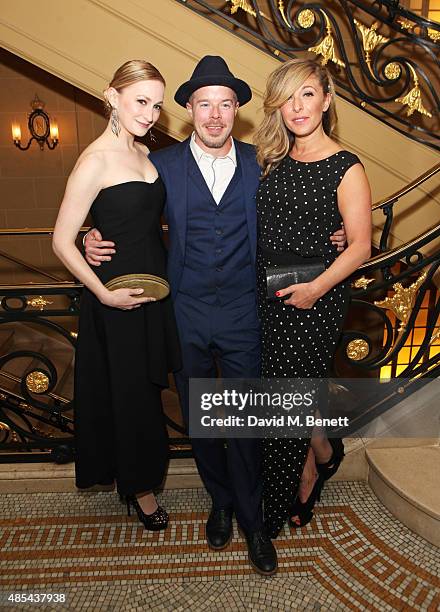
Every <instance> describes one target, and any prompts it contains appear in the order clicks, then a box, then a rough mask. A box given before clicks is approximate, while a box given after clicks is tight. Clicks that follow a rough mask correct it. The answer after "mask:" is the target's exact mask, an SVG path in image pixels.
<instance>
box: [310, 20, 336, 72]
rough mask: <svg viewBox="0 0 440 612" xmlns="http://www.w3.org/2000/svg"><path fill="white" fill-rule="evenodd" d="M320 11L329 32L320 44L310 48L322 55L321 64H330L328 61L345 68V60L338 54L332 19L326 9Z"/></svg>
mask: <svg viewBox="0 0 440 612" xmlns="http://www.w3.org/2000/svg"><path fill="white" fill-rule="evenodd" d="M320 12H321V13H322V14H323V15H324V19H325V24H326V32H327V34H326V35H325V36H324V38H323V39H322V41H321V42H320V43H319V45H316V46H315V47H309V49H308V50H309V51H311V52H312V53H315V54H316V55H321V56H322V58H321V64H322V65H323V66H325V65H326V64H328V62H333V63H334V64H336V65H337V66H341V67H342V68H345V64H344V62H343V61H342V60H340V59H338V57H337V56H336V50H335V41H334V39H333V33H332V26H331V23H330V20H329V18H328V17H327V15H326V13H324V11H322V10H321V11H320Z"/></svg>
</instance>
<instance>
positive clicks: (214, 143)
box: [196, 132, 231, 149]
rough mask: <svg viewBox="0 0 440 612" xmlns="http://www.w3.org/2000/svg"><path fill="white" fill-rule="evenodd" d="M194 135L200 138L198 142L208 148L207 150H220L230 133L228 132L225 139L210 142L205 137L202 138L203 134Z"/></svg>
mask: <svg viewBox="0 0 440 612" xmlns="http://www.w3.org/2000/svg"><path fill="white" fill-rule="evenodd" d="M196 133H197V136H198V137H199V138H200V140H201V141H202V142H203V144H204V145H205V147H208V148H209V149H221V148H222V147H223V146H224V145H225V144H226V142H227V141H228V140H229V138H230V137H231V132H229V133H228V134H227V136H225V138H222V139H221V140H211V139H208V138H206V136H204V135H203V134H200V133H199V132H196Z"/></svg>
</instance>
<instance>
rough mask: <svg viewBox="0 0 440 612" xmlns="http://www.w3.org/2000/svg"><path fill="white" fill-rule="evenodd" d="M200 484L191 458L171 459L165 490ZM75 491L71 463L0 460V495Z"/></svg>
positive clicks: (188, 487)
mask: <svg viewBox="0 0 440 612" xmlns="http://www.w3.org/2000/svg"><path fill="white" fill-rule="evenodd" d="M202 486H203V485H202V481H201V480H200V476H199V474H198V472H197V467H196V464H195V461H194V459H171V461H170V465H169V468H168V474H167V477H166V479H165V484H164V488H165V489H195V488H199V487H202ZM94 490H95V489H94ZM96 490H98V489H97V488H96ZM106 490H108V487H107V489H106ZM75 491H77V489H76V487H75V467H74V464H73V463H68V464H67V465H56V464H55V463H0V494H2V493H60V492H62V493H66V492H75Z"/></svg>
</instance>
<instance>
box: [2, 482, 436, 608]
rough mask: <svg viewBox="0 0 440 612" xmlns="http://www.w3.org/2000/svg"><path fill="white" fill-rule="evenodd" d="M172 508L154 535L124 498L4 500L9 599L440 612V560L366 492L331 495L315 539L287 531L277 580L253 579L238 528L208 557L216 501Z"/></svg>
mask: <svg viewBox="0 0 440 612" xmlns="http://www.w3.org/2000/svg"><path fill="white" fill-rule="evenodd" d="M161 503H163V504H164V505H165V506H166V507H167V509H168V510H169V511H170V514H171V524H170V527H169V528H168V529H167V530H166V531H165V532H147V531H145V530H144V529H143V527H142V525H140V524H139V523H138V521H137V518H135V517H130V518H129V517H127V516H125V515H124V513H123V511H124V509H123V506H121V505H120V504H119V502H118V501H117V499H116V495H115V494H114V493H78V494H73V493H65V494H40V493H39V494H26V495H4V496H3V498H2V500H1V501H0V508H1V511H2V512H1V516H2V517H5V518H2V519H1V520H0V550H1V560H0V569H1V574H0V590H1V591H3V593H4V594H5V593H8V592H28V593H30V592H35V591H41V592H63V593H65V594H66V598H67V599H66V603H65V604H64V605H63V606H62V609H72V610H78V609H82V608H89V609H90V607H91V608H93V609H96V610H100V609H102V610H138V609H139V610H145V609H149V610H172V611H174V610H179V609H182V610H183V609H185V610H191V611H193V610H194V611H198V610H215V609H219V610H220V609H222V610H227V612H229V610H233V609H240V610H243V609H244V610H260V609H261V610H272V609H273V610H275V609H276V610H427V611H428V612H435V611H437V610H440V567H439V557H440V555H439V550H438V549H437V548H436V547H434V546H433V545H431V544H429V543H428V542H426V541H424V540H423V539H422V538H420V537H418V536H416V535H415V534H414V533H412V532H410V531H409V530H408V529H406V528H405V527H403V526H402V525H401V524H400V523H398V522H397V521H396V520H395V519H394V518H393V517H392V516H391V515H390V513H389V512H388V511H387V510H386V509H385V508H384V507H383V506H382V505H381V504H380V503H379V502H378V501H377V499H376V498H375V497H374V495H373V494H372V492H371V491H370V489H369V488H368V486H367V485H366V484H365V483H359V482H356V483H331V484H330V485H329V486H328V487H327V489H326V492H325V495H324V499H323V502H322V503H321V504H320V505H319V507H318V509H317V512H316V517H315V519H314V520H313V521H312V522H311V523H310V524H309V525H308V526H307V527H306V528H304V529H302V530H300V531H295V530H291V529H289V528H288V527H286V528H285V530H284V532H283V533H282V534H281V536H280V537H279V538H278V539H277V541H276V548H277V551H278V558H279V570H278V574H277V575H276V576H275V577H272V578H264V577H260V576H258V575H256V574H255V573H254V572H253V570H252V569H251V568H250V566H249V563H248V559H247V550H246V546H245V543H244V541H243V539H242V538H241V537H240V536H239V535H238V530H237V528H236V526H235V532H234V533H235V535H234V538H233V540H232V542H231V544H230V545H229V546H228V548H227V549H226V550H224V551H219V552H214V551H211V550H209V549H208V548H207V546H206V543H205V527H204V525H205V521H206V518H207V516H208V510H209V500H208V498H207V495H206V493H205V492H204V491H202V490H199V489H191V490H188V489H185V490H173V491H166V492H164V493H163V494H162V496H161ZM26 607H27V606H26ZM34 607H41V606H37V605H36V604H34ZM43 607H44V606H43ZM0 609H11V606H5V604H4V602H3V605H2V606H1V607H0ZM45 609H60V605H58V608H57V606H56V605H55V604H53V607H51V606H50V605H46V606H45Z"/></svg>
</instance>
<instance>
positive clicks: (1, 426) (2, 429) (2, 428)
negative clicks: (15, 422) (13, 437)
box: [0, 421, 11, 431]
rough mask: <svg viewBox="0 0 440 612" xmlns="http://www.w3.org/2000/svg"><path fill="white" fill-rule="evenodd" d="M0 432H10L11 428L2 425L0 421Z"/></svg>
mask: <svg viewBox="0 0 440 612" xmlns="http://www.w3.org/2000/svg"><path fill="white" fill-rule="evenodd" d="M0 431H11V428H10V427H9V425H8V424H7V423H3V421H0Z"/></svg>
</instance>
